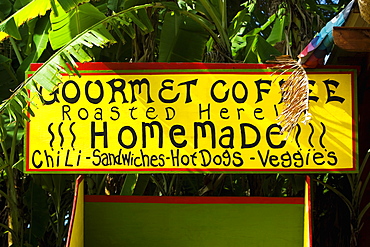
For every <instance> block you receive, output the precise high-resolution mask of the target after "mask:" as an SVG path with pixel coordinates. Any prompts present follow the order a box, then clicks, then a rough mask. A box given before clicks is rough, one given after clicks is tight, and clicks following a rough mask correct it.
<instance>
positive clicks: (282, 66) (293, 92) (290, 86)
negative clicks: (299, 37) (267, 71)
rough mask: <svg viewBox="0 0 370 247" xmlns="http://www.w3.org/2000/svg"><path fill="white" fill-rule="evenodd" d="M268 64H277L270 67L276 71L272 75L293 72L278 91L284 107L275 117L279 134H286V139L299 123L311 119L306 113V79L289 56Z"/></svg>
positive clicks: (307, 89)
mask: <svg viewBox="0 0 370 247" xmlns="http://www.w3.org/2000/svg"><path fill="white" fill-rule="evenodd" d="M270 62H273V63H275V64H277V65H275V66H273V67H271V68H273V69H276V70H277V71H276V72H274V74H275V73H277V72H278V71H280V72H281V74H284V73H286V72H287V71H289V70H293V71H292V72H291V74H290V75H289V77H288V79H287V80H286V81H285V82H284V83H283V84H282V85H281V88H280V89H281V93H282V97H283V103H284V105H285V106H284V110H283V111H282V112H281V113H280V115H279V116H278V117H277V120H280V121H279V123H278V124H279V125H280V126H281V127H282V129H281V134H283V133H284V132H286V133H287V138H288V137H289V135H290V133H291V132H292V130H293V129H294V127H295V126H296V125H297V124H298V123H299V122H300V121H302V122H303V123H307V122H309V121H310V119H311V114H310V113H309V112H308V98H309V83H308V77H307V73H306V71H305V69H304V68H303V67H302V65H301V64H300V63H299V62H298V61H296V60H294V59H292V58H291V57H290V56H287V55H283V56H279V57H276V58H275V60H273V61H270Z"/></svg>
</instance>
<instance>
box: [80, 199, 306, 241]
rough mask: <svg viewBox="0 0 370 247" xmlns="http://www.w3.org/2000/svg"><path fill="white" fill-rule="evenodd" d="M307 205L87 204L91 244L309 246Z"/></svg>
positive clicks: (86, 215) (87, 224)
mask: <svg viewBox="0 0 370 247" xmlns="http://www.w3.org/2000/svg"><path fill="white" fill-rule="evenodd" d="M303 214H304V205H303V204H176V203H175V204H174V203H171V204H166V203H118V202H104V203H103V202H85V246H89V247H94V246H99V247H101V246H111V247H113V246H120V247H121V246H129V247H146V246H150V247H173V246H176V247H198V246H199V247H200V246H202V247H207V246H212V247H215V246H230V247H238V246H243V247H246V246H253V247H271V246H274V247H279V246H281V247H289V246H294V247H297V246H303V226H304V224H303V221H304V218H303Z"/></svg>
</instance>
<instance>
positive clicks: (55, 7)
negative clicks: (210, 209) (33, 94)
mask: <svg viewBox="0 0 370 247" xmlns="http://www.w3.org/2000/svg"><path fill="white" fill-rule="evenodd" d="M342 2H343V1H340V6H342ZM275 3H278V4H275ZM338 9H339V8H338V5H318V4H317V3H316V2H315V1H313V0H310V1H294V0H287V1H256V0H249V1H246V2H245V3H244V4H242V5H241V6H240V5H239V3H238V1H235V2H234V1H229V2H226V1H220V0H199V1H192V0H184V1H182V0H179V1H177V2H176V1H175V2H174V1H171V2H158V3H152V1H148V0H101V1H91V2H89V1H87V0H24V1H23V0H17V1H15V2H14V1H10V0H1V1H0V20H3V21H2V22H1V23H0V40H2V43H1V45H2V46H1V47H0V48H4V51H8V50H10V51H9V52H7V53H5V52H4V54H3V55H0V76H1V78H2V80H1V82H0V86H1V87H2V89H3V90H1V92H0V99H1V102H2V104H1V106H0V113H1V117H0V144H1V155H0V169H1V173H2V176H0V194H1V196H2V197H1V200H0V205H1V206H2V207H6V206H7V207H8V208H9V211H7V213H6V214H5V215H3V216H2V222H9V223H12V225H9V226H11V228H10V227H9V226H7V225H5V224H3V225H0V227H1V229H2V231H3V235H2V237H1V238H0V240H1V244H0V245H2V246H6V245H11V243H14V245H15V246H37V245H39V246H63V245H64V242H65V238H66V235H67V229H68V220H69V217H70V214H71V205H72V197H73V188H74V186H73V185H74V184H73V183H74V181H75V177H74V176H72V175H25V174H23V173H22V172H21V171H19V170H18V169H17V168H19V166H20V165H22V163H23V148H22V138H23V136H24V133H23V126H24V124H25V120H28V116H29V115H33V113H32V112H31V111H30V108H29V105H28V104H27V101H31V102H32V99H29V98H28V94H27V91H26V88H27V89H28V90H36V88H39V87H40V86H41V87H43V88H45V89H46V90H49V91H52V90H53V89H55V87H56V86H57V85H58V84H60V83H62V82H61V80H60V73H62V72H64V73H68V74H70V75H72V74H73V75H74V74H77V75H78V67H77V62H87V61H111V62H113V61H143V62H146V61H155V62H183V61H187V62H204V61H207V62H244V63H262V62H265V61H266V60H268V59H271V56H274V55H280V54H291V55H293V56H294V55H297V53H298V52H299V51H300V50H301V48H303V47H302V46H303V45H305V44H306V43H307V42H308V41H309V40H310V39H311V37H313V35H314V31H317V30H319V29H320V25H322V24H324V22H325V21H324V20H325V19H326V18H329V17H330V16H332V15H333V10H338ZM6 38H8V39H6ZM103 48H104V49H103ZM36 62H43V65H42V66H41V67H40V69H39V70H37V71H36V72H35V73H33V75H32V76H30V77H28V78H26V79H25V80H24V73H25V72H26V71H27V69H28V67H29V65H30V64H31V63H36ZM23 80H24V81H23ZM22 81H23V82H22ZM20 82H22V83H20ZM10 90H12V91H10ZM4 99H6V100H5V101H3V100H4ZM363 167H364V166H363ZM317 178H318V183H320V185H325V186H326V188H330V189H331V191H334V193H336V194H337V195H339V196H340V198H342V199H343V201H344V202H345V203H347V204H346V205H350V206H348V208H351V206H353V204H354V202H356V203H358V200H360V198H362V196H363V194H364V188H366V186H365V185H366V184H367V183H368V180H369V179H368V178H367V179H366V180H365V181H362V180H361V179H360V177H356V176H352V177H351V176H349V177H348V179H346V181H347V182H348V181H349V183H350V187H351V191H353V192H354V197H353V198H349V197H348V196H347V195H344V194H343V193H342V192H341V189H342V188H341V187H340V186H332V185H331V184H330V183H332V180H329V181H325V182H324V181H323V179H322V178H321V177H320V176H318V177H317ZM343 180H344V179H342V180H340V181H339V182H338V183H337V184H338V185H342V184H343V182H342V181H343ZM86 183H87V193H88V194H112V195H113V194H121V195H176V196H182V195H191V196H199V195H202V196H206V195H213V196H296V195H300V194H302V191H303V176H296V175H253V174H248V175H243V174H229V175H226V174H211V175H209V174H208V175H204V174H190V175H177V174H155V175H150V174H140V175H138V174H130V175H125V174H123V175H97V174H92V175H89V176H86ZM330 186H331V187H330ZM322 187H323V188H324V186H322ZM16 188H17V189H16ZM322 191H326V193H329V192H328V190H327V189H322ZM341 193H342V194H343V196H341ZM368 207H370V206H369V204H368V205H366V206H365V208H364V209H362V210H365V211H366V210H367V208H368ZM351 210H352V209H351ZM352 211H353V210H352ZM365 211H361V212H360V211H359V212H356V213H355V214H352V215H356V216H357V219H359V221H358V222H361V219H362V218H363V215H364V214H363V212H365ZM21 216H25V217H23V218H22V217H21ZM356 227H358V225H356ZM356 229H357V228H356ZM5 232H9V235H7V234H5ZM328 246H329V245H328Z"/></svg>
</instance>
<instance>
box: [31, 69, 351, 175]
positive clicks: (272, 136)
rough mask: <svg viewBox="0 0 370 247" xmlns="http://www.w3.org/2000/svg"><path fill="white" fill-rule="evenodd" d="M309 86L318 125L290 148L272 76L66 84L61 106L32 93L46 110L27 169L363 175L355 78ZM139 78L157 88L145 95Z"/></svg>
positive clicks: (36, 126)
mask: <svg viewBox="0 0 370 247" xmlns="http://www.w3.org/2000/svg"><path fill="white" fill-rule="evenodd" d="M283 78H286V76H282V77H281V78H279V79H278V81H279V80H281V79H283ZM309 79H310V80H313V81H314V83H313V84H314V85H310V89H311V90H312V92H311V94H310V95H311V96H313V97H317V98H316V99H317V102H316V101H314V100H310V113H311V114H312V121H311V122H310V125H304V124H300V130H301V131H300V133H299V134H297V135H295V137H294V138H293V135H292V136H291V137H290V138H289V139H288V140H287V141H285V140H284V138H285V135H283V136H282V135H279V134H277V133H278V132H279V127H278V126H277V125H276V123H277V120H276V118H277V114H278V113H280V112H281V110H282V109H283V106H282V104H281V103H280V100H281V94H280V89H279V84H278V81H276V82H273V83H271V81H273V80H274V77H271V76H270V75H269V74H262V73H260V74H258V73H254V74H232V72H230V73H228V74H194V73H193V74H191V72H189V74H139V75H127V74H126V75H117V74H113V75H112V74H111V75H83V76H82V77H81V78H78V77H65V81H66V82H65V83H64V84H63V85H62V86H60V87H59V89H58V90H59V91H58V92H57V93H55V94H53V95H47V94H46V93H45V92H43V93H42V94H43V95H44V98H45V100H46V101H48V102H53V103H52V104H49V105H42V104H41V102H40V101H38V100H37V98H36V97H34V95H31V98H32V97H33V100H34V102H35V104H36V105H37V107H38V108H36V107H33V110H34V112H35V114H36V117H32V118H31V122H30V124H29V126H28V129H27V131H28V142H27V147H26V151H27V165H26V166H27V167H26V170H27V171H28V172H60V171H67V172H68V171H70V172H79V173H81V172H82V173H83V172H109V171H110V172H120V171H126V172H131V171H132V172H156V171H158V172H202V171H205V172H222V171H226V172H227V171H230V172H256V171H260V172H263V171H269V172H274V171H295V172H297V171H298V172H299V171H305V172H307V171H320V172H321V171H324V172H325V171H348V170H354V169H355V154H356V150H355V149H356V145H355V141H356V133H355V126H354V123H355V120H354V119H355V112H354V105H353V101H354V99H353V98H352V94H353V90H354V89H353V81H352V74H351V73H350V72H348V73H337V74H333V73H330V74H325V73H317V74H315V73H311V74H309ZM112 80H113V81H114V82H110V81H112ZM120 80H121V81H120ZM135 80H140V81H142V82H143V81H145V80H147V81H148V85H150V86H149V88H148V87H147V85H145V84H143V85H142V86H141V90H142V91H141V93H139V91H140V90H139V86H138V85H135V86H132V83H134V82H135ZM96 82H98V84H97V83H96ZM108 82H110V84H109V83H108ZM123 82H124V83H123ZM270 84H271V85H270ZM120 87H122V88H123V89H122V92H120V90H121V89H118V88H120ZM212 95H213V97H212ZM148 96H149V97H148ZM56 99H57V101H55V100H56ZM66 99H67V101H76V102H75V103H68V102H66ZM89 99H90V100H89ZM135 99H136V101H135ZM313 99H315V98H313ZM94 100H95V101H94ZM171 100H173V101H174V102H169V101H171ZM112 101H115V102H112ZM217 101H218V102H217ZM92 102H95V103H92ZM150 124H152V125H151V126H152V130H151V127H150ZM202 126H203V127H204V130H205V137H202V128H203V127H202ZM211 130H212V131H213V133H212V131H211Z"/></svg>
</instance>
